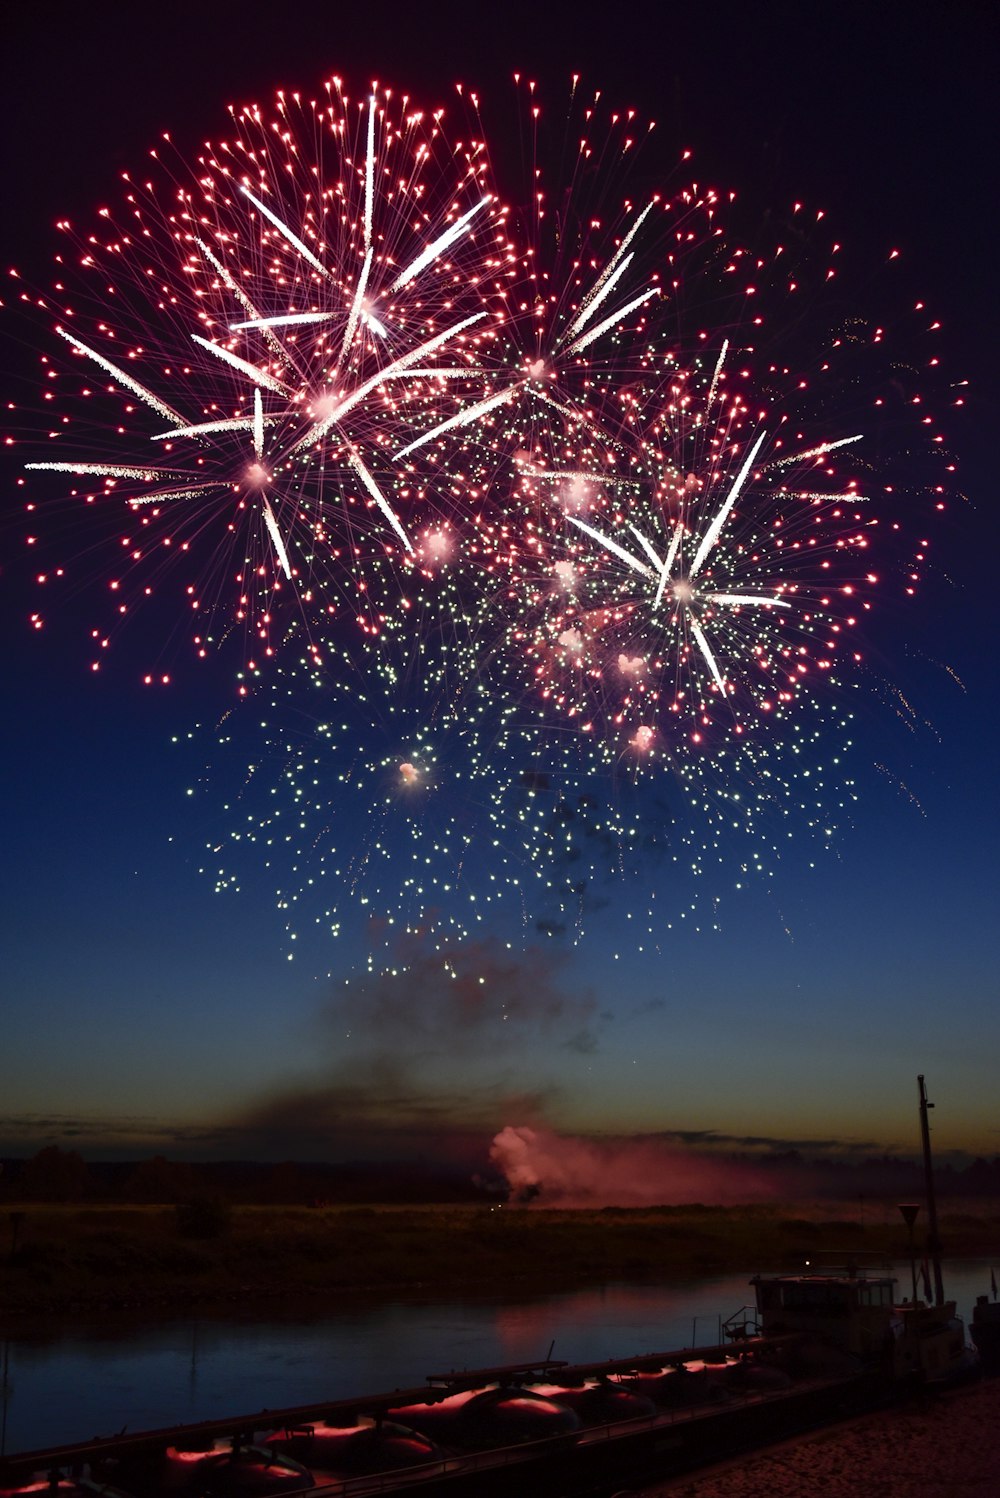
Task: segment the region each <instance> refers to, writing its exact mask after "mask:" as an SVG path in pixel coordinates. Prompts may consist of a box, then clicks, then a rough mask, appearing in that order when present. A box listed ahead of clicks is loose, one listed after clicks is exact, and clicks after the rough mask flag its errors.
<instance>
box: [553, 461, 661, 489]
mask: <svg viewBox="0 0 1000 1498" xmlns="http://www.w3.org/2000/svg"><path fill="white" fill-rule="evenodd" d="M524 472H525V473H526V474H527V475H528V477H529V478H533V479H575V480H577V481H579V482H582V483H588V484H627V485H629V486H630V487H631V488H633V489H641V488H642V481H641V480H639V479H624V478H619V476H618V475H617V474H615V473H588V472H586V471H585V470H584V469H580V468H536V467H535V466H534V464H532V463H526V464H525V465H524Z"/></svg>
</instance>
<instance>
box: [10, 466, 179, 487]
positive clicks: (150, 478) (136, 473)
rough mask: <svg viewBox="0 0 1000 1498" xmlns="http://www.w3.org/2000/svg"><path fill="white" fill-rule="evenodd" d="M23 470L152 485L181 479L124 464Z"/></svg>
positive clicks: (172, 475)
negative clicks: (38, 470)
mask: <svg viewBox="0 0 1000 1498" xmlns="http://www.w3.org/2000/svg"><path fill="white" fill-rule="evenodd" d="M24 466H25V468H44V469H47V470H48V471H49V473H76V474H79V475H80V476H81V477H82V476H84V475H86V474H93V475H94V476H95V478H102V477H103V478H110V479H143V480H144V481H145V482H146V483H149V484H151V483H154V482H155V481H156V480H157V479H172V478H177V479H180V478H183V477H184V475H183V474H182V473H169V472H165V471H164V470H163V469H162V468H132V467H130V466H129V465H128V464H125V463H25V465H24Z"/></svg>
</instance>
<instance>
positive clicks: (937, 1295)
mask: <svg viewBox="0 0 1000 1498" xmlns="http://www.w3.org/2000/svg"><path fill="white" fill-rule="evenodd" d="M917 1087H918V1089H919V1092H920V1136H921V1139H922V1140H923V1146H924V1184H925V1186H926V1190H927V1222H928V1229H927V1251H928V1253H929V1254H930V1258H931V1263H932V1264H933V1265H934V1304H935V1305H936V1306H943V1305H944V1283H943V1281H942V1279H941V1238H940V1236H939V1234H938V1219H937V1201H936V1199H935V1196H934V1167H933V1166H932V1164H931V1126H930V1120H929V1119H928V1117H927V1112H928V1109H929V1108H933V1107H934V1104H933V1103H929V1102H928V1101H927V1090H926V1088H925V1087H924V1079H923V1077H922V1076H919V1077H918V1078H917Z"/></svg>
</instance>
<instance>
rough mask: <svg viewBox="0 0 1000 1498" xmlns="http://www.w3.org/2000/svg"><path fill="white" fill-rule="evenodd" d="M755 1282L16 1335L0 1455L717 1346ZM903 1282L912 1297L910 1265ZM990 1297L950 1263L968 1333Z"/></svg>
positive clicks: (8, 1363) (136, 1322) (979, 1271)
mask: <svg viewBox="0 0 1000 1498" xmlns="http://www.w3.org/2000/svg"><path fill="white" fill-rule="evenodd" d="M749 1278H750V1274H749V1271H748V1272H746V1273H740V1274H726V1275H720V1276H716V1277H713V1278H710V1279H693V1280H679V1281H676V1282H675V1283H673V1284H671V1285H670V1286H656V1285H643V1286H636V1285H610V1286H606V1287H604V1288H602V1289H596V1290H582V1291H574V1292H571V1293H568V1294H562V1295H546V1296H534V1297H530V1298H524V1297H522V1298H515V1297H503V1298H500V1299H498V1298H497V1297H492V1298H488V1297H485V1296H484V1297H482V1298H471V1297H466V1298H462V1299H458V1300H453V1301H442V1300H437V1299H436V1300H429V1299H421V1298H418V1297H409V1298H406V1299H397V1300H392V1301H384V1300H383V1301H379V1302H377V1303H376V1302H365V1301H363V1300H360V1299H359V1298H358V1297H357V1296H349V1297H345V1298H344V1301H343V1302H342V1303H341V1304H339V1305H332V1304H329V1303H325V1304H323V1305H322V1306H321V1307H317V1308H316V1311H315V1313H314V1314H311V1315H309V1316H308V1317H307V1316H303V1315H301V1314H300V1315H298V1316H296V1317H294V1318H292V1317H285V1318H279V1317H278V1316H275V1315H274V1314H271V1313H267V1314H265V1315H262V1316H254V1315H251V1314H247V1315H244V1316H241V1317H239V1318H229V1319H222V1318H213V1319H210V1320H209V1319H205V1320H193V1319H191V1318H187V1319H180V1318H173V1319H171V1320H166V1321H165V1320H164V1319H163V1318H162V1317H161V1318H159V1319H157V1320H155V1321H154V1320H151V1319H150V1320H148V1321H144V1320H141V1319H137V1318H135V1317H132V1318H129V1319H127V1320H126V1319H124V1318H122V1319H120V1320H117V1321H116V1320H110V1319H105V1320H103V1321H101V1322H99V1323H98V1322H94V1323H87V1322H82V1323H76V1324H74V1325H72V1326H67V1327H65V1328H62V1329H59V1330H57V1331H48V1332H47V1333H23V1334H21V1333H19V1334H17V1335H10V1336H9V1337H5V1338H4V1339H3V1340H2V1342H0V1358H2V1362H0V1377H2V1379H3V1390H2V1415H0V1419H2V1426H0V1450H2V1451H5V1452H6V1453H7V1454H8V1455H10V1454H12V1453H14V1452H17V1451H26V1450H34V1449H36V1448H38V1447H42V1446H52V1445H61V1444H68V1443H70V1442H77V1441H83V1440H87V1439H89V1438H90V1437H91V1436H95V1435H110V1434H112V1433H113V1432H116V1431H120V1430H121V1429H122V1428H123V1427H127V1428H128V1429H129V1430H130V1431H136V1430H150V1429H156V1428H159V1427H162V1426H169V1425H175V1424H179V1423H182V1422H186V1421H195V1420H207V1419H213V1418H223V1417H226V1416H229V1415H240V1414H248V1413H252V1412H255V1411H257V1410H260V1409H264V1408H270V1409H280V1408H281V1407H283V1406H288V1405H296V1404H307V1403H309V1402H313V1401H319V1400H325V1399H330V1400H335V1399H350V1398H352V1397H354V1396H355V1395H362V1394H377V1393H382V1392H384V1391H386V1390H389V1389H395V1388H404V1389H405V1388H413V1387H416V1386H418V1385H421V1384H423V1382H424V1380H425V1378H426V1376H427V1375H428V1374H433V1373H442V1372H446V1371H450V1370H451V1369H455V1368H478V1367H489V1366H493V1365H497V1364H503V1363H518V1362H521V1361H524V1360H526V1359H532V1358H536V1359H537V1358H540V1357H544V1356H545V1355H546V1353H547V1352H548V1350H549V1347H550V1345H552V1344H554V1347H553V1352H552V1356H553V1357H556V1358H563V1359H565V1360H567V1361H569V1362H578V1361H580V1362H592V1361H596V1360H599V1359H603V1358H614V1357H628V1356H630V1355H631V1354H633V1353H636V1354H638V1353H646V1352H666V1351H669V1350H670V1349H671V1348H675V1347H684V1346H691V1345H692V1344H695V1343H698V1342H703V1343H704V1342H715V1341H716V1340H718V1336H719V1321H720V1318H724V1317H727V1316H730V1315H732V1314H733V1313H734V1312H736V1311H738V1310H739V1308H740V1307H741V1306H743V1305H745V1304H748V1303H752V1301H753V1289H752V1287H751V1286H750V1284H749ZM899 1278H900V1291H901V1293H906V1292H907V1290H908V1281H909V1272H908V1268H907V1269H906V1270H900V1271H899ZM989 1286H990V1265H989V1262H988V1261H987V1260H963V1261H959V1262H955V1263H950V1264H947V1265H946V1266H945V1291H946V1293H947V1294H948V1295H949V1296H951V1297H953V1298H954V1299H955V1300H957V1302H958V1312H959V1315H961V1316H963V1317H964V1318H965V1320H966V1324H968V1321H969V1319H970V1318H971V1314H972V1306H973V1304H974V1302H975V1298H976V1296H977V1295H980V1294H983V1293H986V1292H988V1290H989Z"/></svg>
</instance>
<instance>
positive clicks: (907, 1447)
mask: <svg viewBox="0 0 1000 1498" xmlns="http://www.w3.org/2000/svg"><path fill="white" fill-rule="evenodd" d="M633 1492H635V1494H636V1495H637V1498H638V1495H640V1494H641V1495H642V1498H661V1495H662V1498H996V1495H997V1493H998V1492H1000V1380H997V1379H995V1378H994V1379H990V1380H983V1381H982V1382H980V1383H976V1384H971V1385H965V1386H964V1387H962V1388H960V1389H954V1390H951V1391H950V1392H948V1393H938V1394H923V1395H920V1396H914V1398H912V1399H911V1400H909V1401H907V1402H906V1403H904V1404H902V1405H899V1406H897V1407H896V1408H894V1409H891V1410H882V1411H879V1412H878V1413H877V1414H872V1415H866V1416H864V1417H862V1418H860V1419H857V1420H854V1421H851V1422H850V1423H849V1424H848V1425H844V1426H837V1427H834V1428H831V1429H828V1430H823V1431H821V1432H819V1433H818V1434H813V1435H810V1436H807V1437H804V1438H801V1439H799V1440H796V1441H792V1442H784V1443H782V1444H781V1445H780V1446H778V1447H772V1448H771V1449H770V1450H768V1451H766V1452H757V1453H754V1454H753V1455H745V1456H742V1457H740V1458H738V1459H737V1460H735V1461H730V1462H726V1463H725V1464H722V1465H718V1466H715V1467H713V1468H712V1470H710V1471H706V1472H702V1473H701V1474H700V1475H699V1474H696V1473H689V1474H688V1475H687V1476H685V1477H682V1478H675V1479H672V1480H670V1481H664V1482H653V1483H649V1484H647V1485H645V1486H643V1487H640V1488H636V1489H633Z"/></svg>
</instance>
